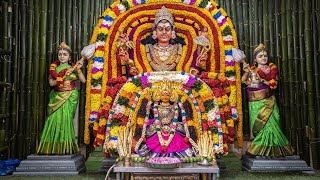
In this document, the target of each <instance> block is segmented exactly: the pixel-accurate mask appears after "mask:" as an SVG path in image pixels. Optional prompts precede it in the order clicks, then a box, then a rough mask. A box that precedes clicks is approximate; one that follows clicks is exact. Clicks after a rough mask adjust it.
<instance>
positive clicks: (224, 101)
mask: <svg viewBox="0 0 320 180" xmlns="http://www.w3.org/2000/svg"><path fill="white" fill-rule="evenodd" d="M222 98H223V100H222V103H223V104H227V103H228V101H229V98H228V96H227V95H224V96H222Z"/></svg>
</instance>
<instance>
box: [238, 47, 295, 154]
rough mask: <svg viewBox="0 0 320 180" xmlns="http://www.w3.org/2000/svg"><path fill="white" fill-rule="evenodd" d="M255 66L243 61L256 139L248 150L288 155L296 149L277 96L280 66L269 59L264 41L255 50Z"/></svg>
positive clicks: (253, 131) (244, 78)
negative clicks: (285, 131) (283, 123)
mask: <svg viewBox="0 0 320 180" xmlns="http://www.w3.org/2000/svg"><path fill="white" fill-rule="evenodd" d="M253 58H254V62H255V64H254V65H251V66H250V65H248V64H247V63H244V67H243V69H244V71H245V73H244V75H243V76H242V79H241V80H242V83H245V84H246V85H247V94H248V101H249V113H250V126H251V129H252V133H253V135H254V137H255V138H254V140H253V142H252V144H251V145H250V147H249V148H248V150H247V154H249V155H253V156H272V157H274V156H276V157H277V156H287V155H292V154H293V152H294V150H293V148H292V147H291V146H290V145H289V142H288V140H287V138H286V137H285V135H284V134H283V133H282V131H281V128H280V116H279V109H278V106H277V103H276V99H275V96H274V90H275V89H276V88H277V84H278V68H277V66H276V65H275V64H273V63H271V62H269V60H268V53H267V50H266V48H265V46H264V45H263V44H260V45H259V46H258V47H257V48H256V49H255V50H254V52H253Z"/></svg>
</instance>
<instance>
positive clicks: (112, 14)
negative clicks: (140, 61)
mask: <svg viewBox="0 0 320 180" xmlns="http://www.w3.org/2000/svg"><path fill="white" fill-rule="evenodd" d="M150 2H158V1H146V2H145V3H146V5H139V7H142V6H148V4H149V3H150ZM163 2H165V3H168V2H169V3H172V1H161V3H163ZM188 2H191V1H188ZM122 3H123V2H122ZM176 3H177V4H178V3H181V1H177V2H176ZM182 3H185V2H184V1H183V2H182ZM186 3H187V1H186ZM202 3H203V4H202ZM196 4H197V5H199V6H200V5H201V7H202V8H205V9H204V10H202V11H203V12H204V13H208V14H210V13H211V15H210V16H212V17H213V18H214V19H215V15H216V14H217V13H219V12H221V16H224V17H226V13H225V12H224V11H223V10H222V9H221V8H220V9H217V4H216V3H215V2H214V1H208V3H207V4H205V3H204V1H199V0H198V1H197V2H196ZM137 5H138V4H137V3H136V4H133V3H132V4H130V3H129V7H132V8H135V6H137ZM179 5H180V4H179ZM116 6H117V7H116ZM122 6H123V7H124V8H126V7H127V5H125V4H121V3H120V1H116V2H115V3H113V4H112V6H111V7H112V9H107V10H106V11H105V12H104V14H103V15H104V16H105V18H104V20H101V21H99V23H100V22H101V24H99V26H97V28H96V29H95V31H94V35H93V37H92V40H91V42H94V41H95V39H98V33H99V34H100V36H101V38H100V42H101V45H102V49H104V44H105V43H104V41H105V40H106V41H109V40H110V39H109V38H110V36H108V34H109V33H110V31H114V29H110V30H109V28H110V27H112V23H113V21H117V18H118V16H121V15H122V14H123V13H125V12H126V10H127V9H125V10H123V7H122ZM118 7H122V11H120V9H121V8H120V9H119V8H118ZM185 7H187V6H185ZM137 8H138V6H137ZM130 10H131V8H130ZM221 10H222V11H221ZM220 19H222V20H221V21H220V20H217V19H215V20H216V21H213V22H214V23H217V24H216V25H219V26H220V27H219V28H221V32H222V31H224V29H227V28H228V27H232V24H230V23H228V22H231V21H229V19H227V20H223V18H220ZM110 22H111V23H110ZM123 24H125V23H123ZM204 24H206V23H205V22H204ZM115 28H117V29H118V28H119V27H115ZM216 28H218V27H217V26H216ZM120 29H122V28H120ZM231 31H233V28H231ZM192 36H194V35H192ZM232 37H233V41H235V42H236V37H235V33H232ZM213 39H214V43H215V44H217V43H218V44H219V47H221V50H220V58H221V59H222V60H220V65H219V67H220V72H224V71H225V70H226V71H228V72H235V71H236V72H237V73H238V71H239V69H235V68H234V67H232V66H231V67H228V65H227V64H225V63H224V60H223V59H225V58H226V59H228V58H227V57H228V56H231V55H232V54H231V55H230V50H229V47H228V49H227V50H223V48H222V47H227V45H228V44H229V42H226V41H225V42H224V39H225V38H222V35H221V34H220V35H219V36H218V38H213ZM216 40H218V41H217V42H215V41H216ZM235 42H234V43H233V45H235V44H237V43H235ZM225 44H226V45H225ZM113 48H114V46H113ZM141 48H144V47H141ZM102 49H101V50H102ZM140 50H142V49H140ZM111 52H115V51H114V50H112V51H111ZM231 53H232V52H231ZM97 55H99V56H94V58H93V59H94V60H93V61H92V62H96V61H99V60H100V59H99V58H100V57H101V58H102V59H109V56H110V54H109V53H102V54H101V53H100V54H99V53H98V54H97ZM212 57H214V56H212ZM95 58H96V59H95ZM220 58H219V59H220ZM112 62H113V63H112V64H110V65H111V66H109V65H108V63H104V66H103V69H102V71H100V72H103V75H102V74H101V73H100V72H97V73H94V74H93V73H91V72H88V82H89V79H91V77H92V78H94V79H99V78H101V77H103V78H102V82H101V85H100V84H95V86H94V87H92V86H87V94H90V92H94V91H91V90H90V89H92V88H95V87H98V88H100V89H101V88H102V92H101V94H104V93H105V89H106V88H105V87H106V84H107V83H106V82H107V81H108V79H109V78H111V77H112V76H117V71H116V70H114V71H112V72H111V73H110V75H108V73H105V71H104V70H108V69H109V68H111V67H112V66H113V67H115V66H117V63H116V60H115V59H112ZM102 63H103V61H102ZM226 63H227V62H226ZM95 64H97V63H92V65H95ZM213 64H214V63H211V70H212V65H213ZM225 66H226V67H225ZM217 67H218V66H217ZM93 68H94V66H93ZM213 68H215V67H214V66H213ZM236 68H237V67H236ZM111 69H116V68H111ZM89 71H91V70H89ZM107 72H108V71H107ZM229 74H230V75H231V76H228V79H229V80H230V81H232V83H230V84H231V88H230V89H231V95H232V97H231V96H230V97H229V98H231V99H230V103H232V104H231V106H232V107H234V108H235V107H237V108H240V109H241V107H238V106H239V101H238V100H237V101H235V100H233V99H236V98H237V97H241V95H240V96H239V95H237V93H235V92H234V91H235V90H236V91H238V93H239V90H238V89H239V84H238V82H239V76H237V77H235V73H229ZM270 83H271V84H273V82H270ZM235 86H236V87H237V88H233V87H235ZM88 89H89V90H88ZM97 92H99V91H97ZM232 92H234V93H232ZM87 97H89V98H90V95H88V96H87ZM102 97H103V96H100V99H101V102H103V98H102ZM89 98H87V104H88V103H89V101H90V100H89ZM90 99H91V101H92V100H93V99H92V98H90ZM109 101H110V100H109ZM234 102H236V103H237V104H233V103H234ZM89 104H90V103H89ZM240 105H241V103H240ZM94 107H97V106H94ZM88 108H89V109H88ZM90 111H91V112H93V111H98V110H94V109H92V107H91V109H90V106H87V109H86V126H88V123H87V119H89V118H88V116H89V113H90ZM238 111H239V109H238ZM236 113H237V112H236V111H235V112H234V113H233V114H236ZM238 113H242V112H241V111H239V112H238ZM85 129H88V128H87V127H85ZM86 134H88V133H86ZM85 138H86V136H85ZM86 142H88V141H86Z"/></svg>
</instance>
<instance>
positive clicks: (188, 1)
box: [183, 0, 191, 4]
mask: <svg viewBox="0 0 320 180" xmlns="http://www.w3.org/2000/svg"><path fill="white" fill-rule="evenodd" d="M190 2H191V0H184V1H183V3H184V4H190Z"/></svg>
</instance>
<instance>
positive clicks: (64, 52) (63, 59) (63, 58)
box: [58, 49, 70, 64]
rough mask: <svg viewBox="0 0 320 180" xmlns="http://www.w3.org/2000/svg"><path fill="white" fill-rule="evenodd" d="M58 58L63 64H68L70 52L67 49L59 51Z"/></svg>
mask: <svg viewBox="0 0 320 180" xmlns="http://www.w3.org/2000/svg"><path fill="white" fill-rule="evenodd" d="M58 59H59V62H60V63H61V64H66V63H68V61H69V60H70V53H69V52H68V51H67V50H65V49H60V50H59V51H58Z"/></svg>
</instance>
